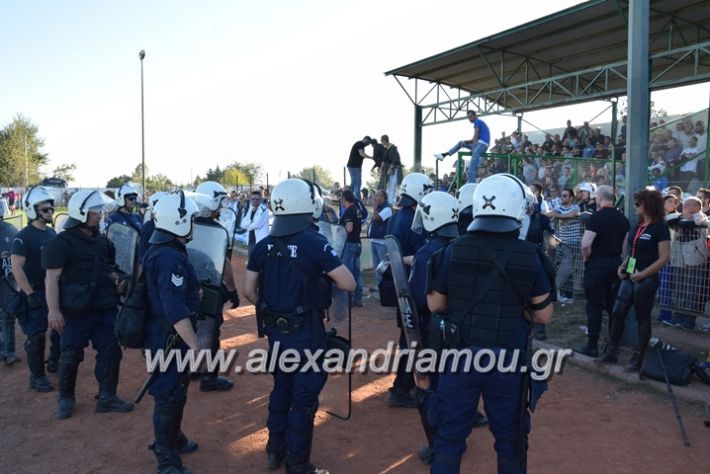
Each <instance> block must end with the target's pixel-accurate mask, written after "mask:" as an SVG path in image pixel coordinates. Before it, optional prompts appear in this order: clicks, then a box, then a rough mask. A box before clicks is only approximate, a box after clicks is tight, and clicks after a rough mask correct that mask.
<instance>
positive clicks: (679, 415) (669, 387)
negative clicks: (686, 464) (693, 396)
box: [654, 343, 690, 448]
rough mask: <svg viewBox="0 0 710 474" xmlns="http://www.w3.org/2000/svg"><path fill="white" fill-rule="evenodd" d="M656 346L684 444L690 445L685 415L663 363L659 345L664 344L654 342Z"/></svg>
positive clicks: (687, 446)
mask: <svg viewBox="0 0 710 474" xmlns="http://www.w3.org/2000/svg"><path fill="white" fill-rule="evenodd" d="M654 345H655V348H656V353H657V354H658V361H659V362H660V364H661V369H663V378H664V379H665V380H666V388H667V389H668V396H670V398H671V402H672V403H673V409H674V410H675V417H676V420H678V426H679V427H680V433H681V435H682V436H683V445H684V446H685V447H686V448H689V447H690V440H688V433H687V432H686V431H685V425H683V417H682V416H681V414H680V410H679V409H678V401H677V400H676V398H675V394H674V393H673V389H672V388H671V382H670V380H668V372H666V365H665V364H664V363H663V355H662V354H661V348H660V347H659V346H660V345H662V344H658V343H656V344H654Z"/></svg>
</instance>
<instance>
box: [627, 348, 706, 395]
mask: <svg viewBox="0 0 710 474" xmlns="http://www.w3.org/2000/svg"><path fill="white" fill-rule="evenodd" d="M661 362H662V363H663V367H661ZM697 366H698V361H697V359H696V358H695V357H693V356H692V355H691V354H689V353H687V352H683V351H678V350H675V349H667V348H663V349H661V350H660V351H659V350H658V349H651V348H650V347H649V349H648V351H647V352H646V355H645V357H644V358H643V365H642V366H641V376H642V377H647V378H649V379H653V380H658V381H660V382H665V381H666V378H665V376H664V375H663V369H664V368H665V369H666V374H668V381H669V382H670V383H671V384H673V385H681V386H683V385H689V384H690V382H691V380H692V376H693V374H694V373H695V372H696V368H697Z"/></svg>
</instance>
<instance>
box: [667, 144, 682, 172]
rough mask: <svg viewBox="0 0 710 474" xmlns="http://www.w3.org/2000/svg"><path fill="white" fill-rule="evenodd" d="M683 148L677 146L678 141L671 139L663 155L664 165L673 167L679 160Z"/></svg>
mask: <svg viewBox="0 0 710 474" xmlns="http://www.w3.org/2000/svg"><path fill="white" fill-rule="evenodd" d="M681 153H683V147H681V146H680V145H679V144H678V140H676V139H675V138H671V139H670V140H668V142H667V145H666V152H665V153H664V154H663V161H664V162H665V163H666V165H669V166H671V165H674V164H675V162H676V161H678V160H679V159H680V155H681Z"/></svg>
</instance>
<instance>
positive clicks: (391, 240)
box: [385, 235, 429, 390]
mask: <svg viewBox="0 0 710 474" xmlns="http://www.w3.org/2000/svg"><path fill="white" fill-rule="evenodd" d="M385 248H386V249H387V255H388V256H389V261H390V268H391V269H392V278H393V279H394V287H395V290H396V291H397V304H398V306H399V313H400V315H401V318H402V328H403V329H404V337H405V339H406V340H407V347H408V348H411V349H412V350H413V351H414V352H415V354H416V352H417V351H419V350H421V349H422V348H423V347H422V332H421V327H420V325H421V321H420V319H419V314H418V313H417V305H416V303H415V302H414V297H413V295H412V290H411V287H410V286H409V280H408V278H407V273H406V271H405V269H404V261H403V260H402V251H401V250H400V247H399V241H398V240H397V237H395V236H393V235H386V236H385ZM414 381H415V382H416V384H417V386H418V387H419V388H421V389H423V390H426V389H428V388H429V377H428V376H427V375H426V374H421V373H418V372H416V370H415V373H414Z"/></svg>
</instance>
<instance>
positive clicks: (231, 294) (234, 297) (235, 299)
mask: <svg viewBox="0 0 710 474" xmlns="http://www.w3.org/2000/svg"><path fill="white" fill-rule="evenodd" d="M227 298H229V301H231V302H232V309H234V308H238V307H239V293H237V290H232V291H228V292H227Z"/></svg>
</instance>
